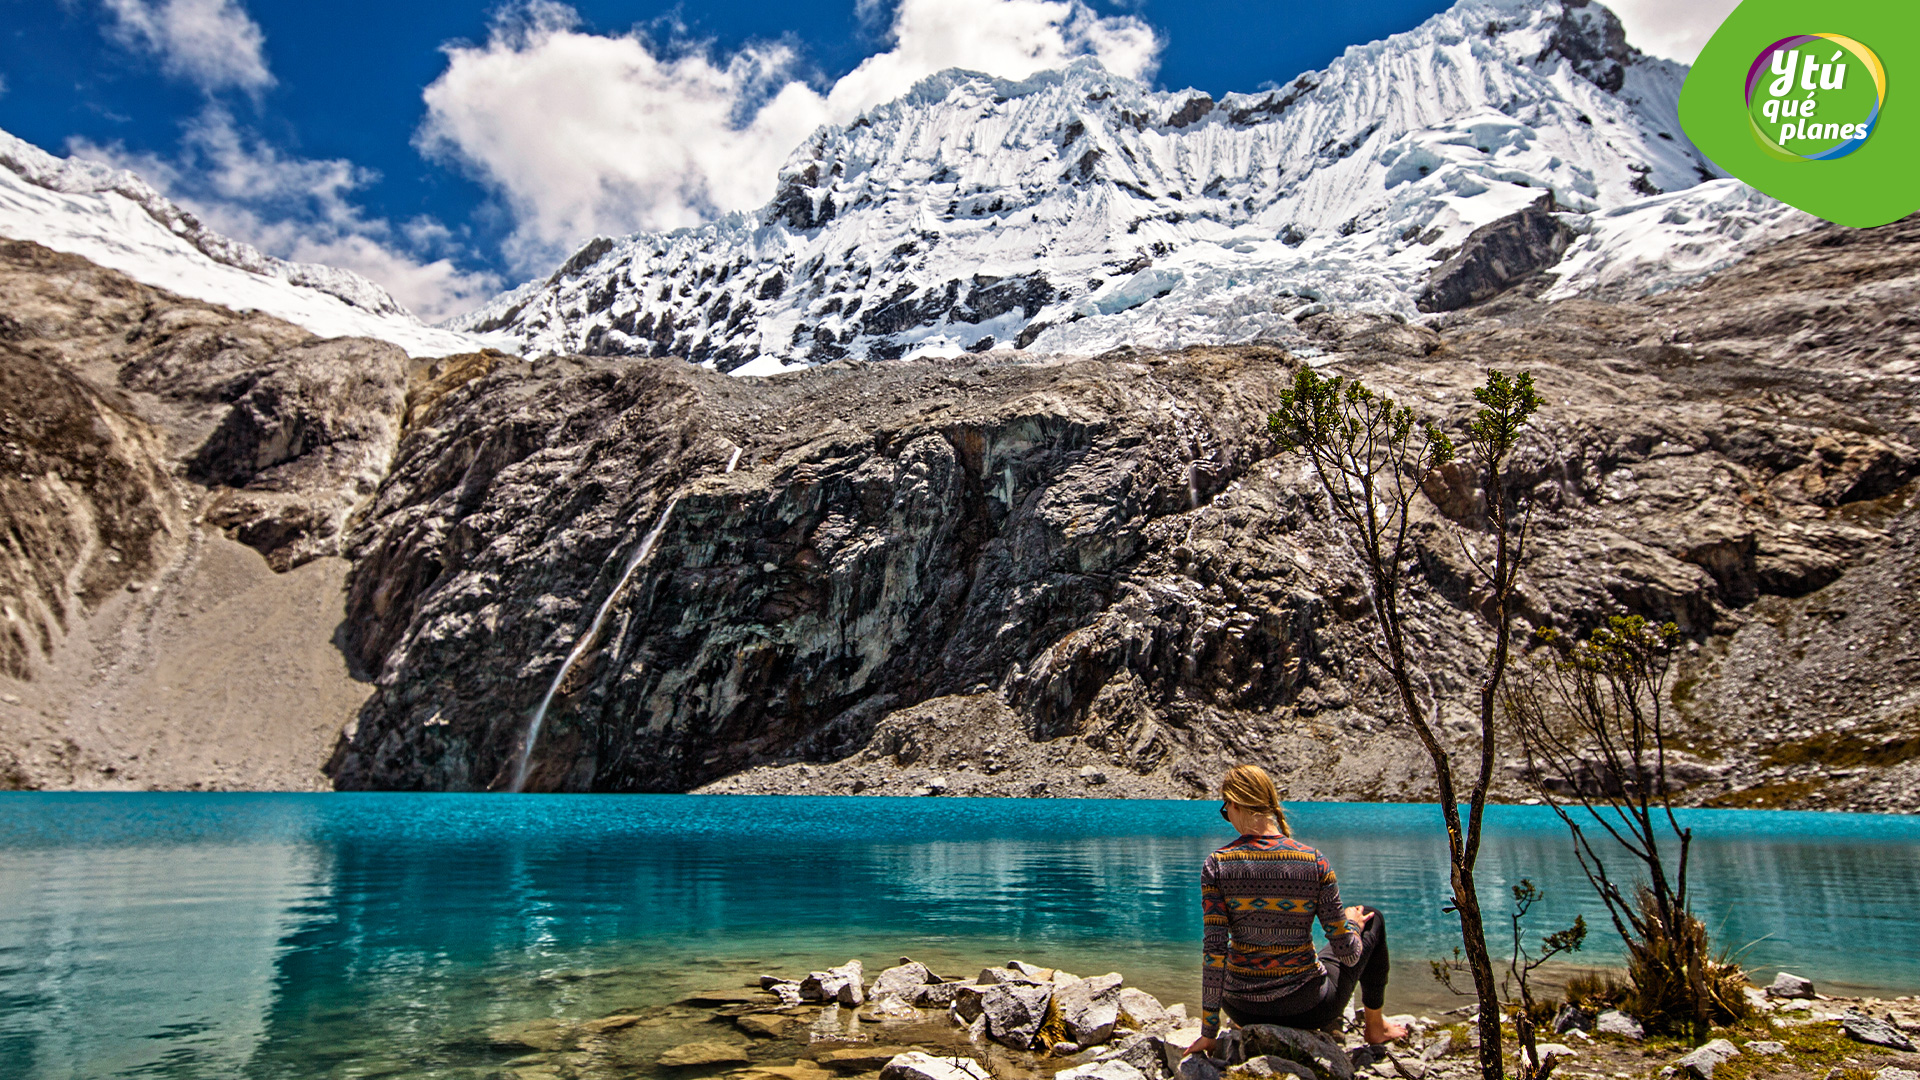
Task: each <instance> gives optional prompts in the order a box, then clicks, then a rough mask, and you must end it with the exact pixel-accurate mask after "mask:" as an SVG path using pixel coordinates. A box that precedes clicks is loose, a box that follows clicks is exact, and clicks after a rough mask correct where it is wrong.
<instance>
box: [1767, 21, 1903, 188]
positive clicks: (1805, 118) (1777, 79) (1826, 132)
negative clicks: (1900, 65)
mask: <svg viewBox="0 0 1920 1080" xmlns="http://www.w3.org/2000/svg"><path fill="white" fill-rule="evenodd" d="M1886 100H1887V69H1886V68H1885V67H1884V66H1882V65H1881V63H1880V58H1879V57H1878V56H1876V55H1874V52H1873V50H1872V49H1869V48H1867V47H1866V46H1865V45H1862V44H1861V43H1860V42H1858V41H1855V40H1854V39H1852V38H1850V37H1847V36H1845V35H1843V34H1797V35H1795V36H1793V37H1785V38H1781V39H1780V40H1779V41H1776V42H1774V43H1773V44H1771V45H1769V46H1767V47H1766V48H1764V49H1762V50H1760V55H1759V56H1756V57H1754V60H1753V64H1752V66H1751V67H1749V68H1748V69H1747V123H1748V125H1749V126H1750V127H1752V129H1753V137H1754V138H1755V139H1757V140H1759V143H1760V146H1761V148H1762V149H1763V150H1765V151H1766V152H1767V154H1768V155H1769V156H1771V157H1774V158H1778V159H1780V160H1783V161H1833V160H1835V159H1836V158H1843V157H1846V156H1847V155H1848V154H1851V153H1853V152H1854V151H1855V150H1858V149H1860V147H1861V145H1862V144H1864V143H1865V142H1866V141H1867V137H1868V136H1870V135H1872V134H1873V129H1874V127H1875V125H1877V124H1878V123H1879V122H1880V107H1881V106H1882V105H1884V104H1886Z"/></svg>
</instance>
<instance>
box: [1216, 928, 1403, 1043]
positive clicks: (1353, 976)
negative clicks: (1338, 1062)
mask: <svg viewBox="0 0 1920 1080" xmlns="http://www.w3.org/2000/svg"><path fill="white" fill-rule="evenodd" d="M1361 910H1362V911H1367V912H1371V913H1372V918H1369V919H1368V920H1367V921H1366V923H1365V925H1363V926H1362V927H1361V928H1360V957H1359V959H1357V960H1355V961H1354V962H1353V963H1352V964H1342V963H1341V962H1340V961H1338V960H1335V959H1334V958H1333V946H1331V945H1329V946H1327V947H1326V948H1324V949H1321V950H1320V966H1321V967H1322V968H1324V969H1325V971H1324V973H1323V974H1322V975H1321V976H1320V978H1318V979H1316V980H1313V981H1311V982H1308V983H1307V984H1306V985H1305V986H1303V987H1301V988H1300V989H1298V990H1295V991H1294V992H1293V993H1291V994H1288V995H1287V996H1286V997H1283V998H1281V999H1279V1000H1278V1001H1247V1000H1244V999H1241V998H1237V997H1235V996H1234V995H1232V994H1227V995H1224V996H1223V997H1222V998H1221V1000H1220V1007H1221V1008H1222V1009H1224V1010H1226V1013H1227V1015H1228V1016H1230V1017H1232V1018H1233V1022H1234V1023H1236V1024H1240V1025H1241V1026H1245V1025H1247V1024H1279V1025H1280V1026H1282V1027H1290V1028H1321V1027H1325V1026H1326V1025H1328V1024H1330V1023H1332V1022H1333V1021H1334V1020H1336V1019H1338V1018H1339V1017H1340V1014H1341V1013H1342V1012H1344V1011H1346V1007H1347V1000H1348V999H1349V998H1351V997H1353V987H1354V984H1355V983H1358V984H1359V986H1360V1004H1362V1005H1364V1006H1366V1007H1367V1008H1369V1009H1378V1008H1380V1007H1381V1006H1383V1005H1385V1004H1386V1001H1387V917H1386V916H1385V915H1382V914H1380V913H1379V912H1378V911H1374V910H1373V909H1372V908H1370V907H1364V906H1363V907H1362V908H1361Z"/></svg>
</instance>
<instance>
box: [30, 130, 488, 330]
mask: <svg viewBox="0 0 1920 1080" xmlns="http://www.w3.org/2000/svg"><path fill="white" fill-rule="evenodd" d="M67 150H68V153H71V154H73V155H75V156H76V157H83V158H91V159H93V160H95V161H103V162H106V163H107V164H110V165H113V166H115V167H117V168H122V169H128V170H130V171H132V172H135V173H138V174H139V175H140V176H142V177H144V178H145V179H146V180H147V181H148V182H149V183H152V184H153V185H155V186H156V187H158V188H160V189H161V190H163V191H165V192H166V193H167V195H168V197H169V198H171V199H173V200H174V201H176V202H178V203H179V204H180V205H182V206H184V207H186V208H187V209H188V210H190V211H192V212H193V213H194V214H195V215H197V216H198V217H199V218H200V219H201V220H202V221H204V222H206V223H207V225H209V226H210V227H212V228H213V229H214V230H216V231H218V232H221V233H224V234H226V235H228V236H231V237H233V238H234V239H237V240H242V241H244V242H246V243H249V244H252V245H253V246H255V247H257V248H259V249H260V250H262V251H265V252H268V253H270V254H273V255H277V256H279V257H280V258H283V259H292V260H294V261H296V262H317V263H325V264H327V265H329V266H338V267H341V268H343V269H347V270H352V271H354V272H355V273H358V274H360V275H362V276H363V277H366V278H368V279H370V280H372V281H375V282H378V283H379V284H380V285H382V286H384V287H385V288H386V289H387V291H388V292H390V293H392V294H393V296H394V298H395V299H397V300H399V301H400V303H402V304H404V305H405V306H406V307H407V308H408V310H410V311H412V312H413V313H414V314H416V315H418V316H420V317H421V318H422V319H425V320H427V321H429V322H433V321H438V320H440V319H444V318H447V317H448V316H451V315H457V314H459V313H461V312H464V311H468V310H471V309H472V308H474V307H477V306H479V305H480V304H481V303H482V302H484V301H485V300H486V299H487V298H488V297H490V296H492V295H493V294H494V293H495V292H498V291H499V289H500V285H501V282H500V279H499V278H498V277H497V276H496V275H494V274H490V273H469V272H466V271H463V270H460V269H459V268H458V267H457V266H456V265H455V264H454V263H453V261H452V260H451V259H450V258H449V257H448V255H449V253H450V252H451V251H452V249H453V247H454V240H455V238H454V237H453V234H452V233H451V231H450V230H448V229H447V228H446V227H445V226H444V225H441V224H440V223H438V222H435V221H432V220H431V219H425V218H417V219H415V220H413V221H410V222H407V223H405V224H404V225H402V226H399V227H398V228H396V227H395V226H394V225H393V224H392V223H390V222H388V221H386V220H384V219H380V218H372V217H368V216H367V215H366V213H365V212H364V211H363V210H362V209H361V208H360V207H359V206H358V205H356V204H355V203H354V201H353V199H352V197H351V196H352V194H353V192H355V191H356V190H358V189H360V188H362V187H364V186H366V185H367V184H370V183H372V182H373V181H375V180H376V179H378V175H377V174H376V173H374V172H372V171H370V170H367V169H363V168H360V167H359V166H356V165H354V164H353V163H352V162H350V161H345V160H341V159H328V160H319V159H311V158H298V157H289V156H287V155H285V154H283V153H281V152H280V151H279V150H277V149H276V148H274V147H272V146H270V145H267V144H265V143H263V142H260V141H259V140H258V139H257V138H253V137H251V136H249V135H248V134H247V133H245V132H243V131H242V130H241V129H240V128H239V127H238V126H237V125H236V124H235V123H234V121H233V117H232V116H231V115H230V114H229V113H227V112H226V111H225V110H224V109H221V108H219V107H217V106H209V107H208V108H207V109H205V110H204V111H203V112H202V113H201V114H200V116H199V117H197V118H196V119H195V120H193V121H192V122H191V123H189V124H188V125H187V128H186V133H185V137H184V138H183V139H182V140H181V154H180V157H179V159H178V160H168V159H164V158H160V157H157V156H154V155H151V154H134V153H129V152H127V151H126V150H125V149H123V148H122V147H119V146H100V145H96V144H92V143H87V142H85V141H83V140H77V139H76V140H71V141H69V143H68V146H67Z"/></svg>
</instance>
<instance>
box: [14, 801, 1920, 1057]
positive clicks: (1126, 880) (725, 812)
mask: <svg viewBox="0 0 1920 1080" xmlns="http://www.w3.org/2000/svg"><path fill="white" fill-rule="evenodd" d="M1216 805H1217V804H1215V803H1212V802H1125V801H1084V802H1083V801H1071V800H1034V801H1024V800H936V799H918V800H904V799H828V798H746V797H719V796H712V797H699V798H694V797H682V796H633V797H623V796H585V797H580V796H518V797H501V796H464V795H397V794H394V795H147V794H115V795H93V794H53V795H48V794H0V1076H6V1077H22V1078H28V1077H31V1078H35V1080H39V1078H65V1077H106V1076H154V1077H289V1078H305V1077H357V1076H382V1075H393V1076H453V1075H462V1076H474V1077H479V1076H486V1075H491V1074H492V1072H493V1068H494V1066H495V1065H497V1064H498V1062H499V1060H500V1058H501V1057H502V1055H500V1054H499V1053H497V1052H494V1051H490V1050H489V1049H488V1048H487V1047H486V1045H485V1042H484V1039H483V1038H482V1036H483V1034H484V1032H485V1031H486V1030H488V1029H489V1028H491V1027H496V1026H498V1025H501V1024H506V1023H513V1022H517V1021H524V1020H528V1019H531V1018H536V1017H544V1016H555V1017H567V1018H584V1017H591V1016H600V1015H606V1014H608V1013H610V1012H613V1011H616V1010H623V1009H634V1008H642V1007H646V1006H651V1005H659V1004H662V1003H665V1002H668V1001H672V1000H674V999H676V998H678V997H680V996H682V995H684V994H685V993H686V992H688V991H689V990H693V989H709V988H716V987H729V986H738V985H740V984H741V983H742V982H743V981H744V980H745V979H746V978H747V977H749V976H751V975H752V974H753V973H755V972H758V971H777V972H782V973H797V972H802V971H805V970H807V969H809V968H813V967H819V966H824V965H826V964H830V963H840V962H843V961H845V960H846V959H847V958H849V957H859V958H860V959H862V960H863V961H864V962H865V963H867V965H868V967H869V970H870V971H871V970H876V969H877V968H878V967H879V966H883V965H884V964H886V963H889V962H891V961H892V959H893V958H894V957H896V956H899V955H911V956H913V957H915V958H916V959H921V960H925V961H928V962H929V963H931V964H933V966H934V967H935V968H936V970H943V971H948V972H968V971H971V970H974V969H975V968H977V967H978V966H980V965H982V964H986V963H997V962H1002V961H1004V960H1006V959H1009V958H1013V957H1020V958H1026V959H1032V960H1035V961H1038V962H1042V963H1050V964H1057V965H1059V966H1062V967H1065V968H1068V969H1069V970H1077V971H1081V972H1083V973H1091V972H1095V971H1106V970H1119V971H1123V972H1125V973H1127V975H1128V976H1129V978H1130V981H1133V982H1135V983H1137V984H1141V985H1144V986H1145V987H1146V988H1147V989H1149V990H1150V991H1152V992H1154V993H1156V994H1157V995H1159V996H1161V997H1162V998H1163V999H1164V1000H1167V1001H1174V1000H1186V1001H1190V1002H1191V1001H1192V1000H1194V996H1195V994H1196V993H1197V985H1196V984H1197V975H1196V969H1197V964H1196V956H1195V954H1196V953H1197V950H1198V940H1199V918H1198V913H1197V911H1196V910H1195V908H1196V898H1195V895H1194V894H1195V891H1196V886H1197V871H1198V866H1199V862H1200V859H1201V858H1202V857H1203V856H1204V855H1205V853H1206V852H1207V851H1208V850H1211V848H1213V847H1215V846H1217V845H1218V844H1220V843H1222V842H1224V840H1226V839H1228V838H1229V837H1228V836H1227V835H1226V830H1225V826H1224V823H1223V822H1221V821H1220V819H1219V817H1218V815H1217V813H1216V810H1215V807H1216ZM1290 812H1291V813H1292V816H1293V819H1294V823H1295V828H1296V831H1297V832H1298V833H1299V834H1300V836H1301V837H1302V839H1304V840H1306V841H1307V842H1309V843H1313V844H1315V845H1317V846H1319V847H1320V848H1321V849H1322V850H1324V851H1325V852H1326V853H1327V855H1328V856H1329V858H1330V859H1332V860H1333V863H1334V865H1335V867H1336V869H1337V870H1338V872H1339V873H1340V876H1341V881H1342V888H1343V892H1344V894H1345V897H1344V898H1345V899H1346V900H1347V901H1348V902H1350V903H1352V902H1366V903H1371V904H1374V905H1376V906H1378V907H1380V908H1381V909H1383V910H1385V911H1386V912H1387V913H1388V914H1389V916H1390V918H1391V920H1392V922H1391V927H1392V932H1393V948H1394V957H1395V961H1396V969H1397V975H1396V981H1395V985H1394V987H1393V988H1392V989H1391V990H1390V992H1389V994H1390V1000H1389V1005H1390V1006H1400V1007H1406V1006H1409V1005H1413V1006H1426V1005H1430V1004H1432V1003H1434V1002H1436V1001H1437V997H1438V994H1437V989H1436V988H1435V987H1434V986H1433V984H1432V982H1431V980H1429V979H1427V978H1426V977H1425V975H1424V974H1422V973H1421V969H1422V968H1423V964H1422V961H1424V959H1426V958H1428V957H1433V956H1439V955H1443V954H1445V953H1446V952H1448V951H1449V950H1450V948H1451V946H1452V943H1453V940H1454V936H1453V935H1454V933H1455V932H1456V930H1457V923H1455V922H1454V920H1453V917H1452V916H1449V915H1446V914H1444V913H1442V911H1441V910H1440V909H1441V905H1442V903H1443V902H1444V898H1445V894H1446V873H1445V855H1444V842H1443V840H1442V836H1441V833H1440V825H1439V814H1438V812H1437V811H1436V810H1435V809H1434V808H1433V807H1431V806H1408V805H1356V804H1296V805H1294V806H1293V807H1291V808H1290ZM1689 820H1690V821H1691V823H1692V824H1693V825H1694V826H1695V829H1696V833H1697V835H1698V837H1699V839H1698V840H1696V844H1695V849H1696V854H1695V869H1694V875H1695V881H1696V890H1697V894H1698V901H1697V909H1698V910H1699V911H1700V913H1701V914H1702V915H1703V916H1704V917H1705V918H1706V919H1707V921H1708V924H1709V926H1710V927H1712V928H1714V929H1715V931H1716V934H1717V939H1718V940H1719V941H1721V942H1723V943H1728V944H1732V945H1736V946H1738V945H1745V944H1747V943H1749V942H1752V943H1753V944H1752V945H1751V946H1750V947H1749V948H1748V949H1747V952H1746V954H1745V958H1746V960H1747V961H1748V963H1749V965H1750V966H1751V967H1752V968H1754V969H1755V970H1756V971H1758V972H1760V973H1762V975H1763V976H1764V977H1771V974H1772V972H1773V971H1774V970H1775V969H1777V968H1782V967H1785V968H1790V969H1791V970H1794V971H1797V972H1800V973H1801V974H1805V975H1808V976H1810V977H1812V978H1814V979H1816V980H1818V981H1821V982H1824V983H1827V984H1829V985H1830V986H1836V987H1838V986H1845V987H1848V988H1852V989H1856V990H1863V991H1872V992H1880V993H1887V994H1893V993H1913V992H1915V991H1916V990H1920V951H1916V950H1913V949H1910V948H1906V947H1904V945H1903V943H1906V942H1911V941H1913V940H1915V939H1916V937H1917V936H1920V912H1917V911H1916V910H1915V906H1914V901H1915V898H1916V897H1920V818H1912V817H1881V816H1874V815H1829V814H1791V813H1756V812H1744V811H1706V812H1699V813H1696V814H1693V815H1692V816H1691V817H1690V819H1689ZM1481 868H1482V869H1481V889H1482V895H1483V896H1484V897H1485V898H1487V902H1488V904H1489V906H1490V908H1493V907H1494V906H1495V905H1497V904H1498V903H1499V901H1500V900H1502V899H1504V897H1505V895H1506V889H1507V887H1508V886H1509V885H1511V884H1512V883H1513V882H1515V881H1517V880H1518V879H1519V878H1520V877H1522V876H1527V877H1531V878H1533V879H1534V880H1535V881H1536V882H1537V883H1540V884H1542V885H1543V886H1545V887H1546V888H1547V890H1548V897H1547V899H1546V901H1545V902H1544V903H1542V904H1541V905H1540V906H1539V907H1538V908H1536V911H1535V917H1534V919H1533V925H1534V926H1536V927H1537V928H1538V929H1539V930H1542V931H1544V930H1548V929H1553V928H1557V927H1558V926H1560V925H1564V924H1565V923H1566V922H1568V921H1570V920H1571V918H1572V916H1573V914H1574V913H1575V912H1580V913H1584V914H1585V915H1586V916H1587V918H1588V920H1589V922H1590V923H1592V924H1593V925H1594V930H1595V935H1594V941H1595V943H1596V944H1597V945H1598V946H1600V948H1599V949H1598V950H1596V951H1595V952H1594V953H1593V954H1592V955H1591V957H1590V959H1591V960H1593V961H1595V962H1607V961H1610V960H1612V959H1613V957H1612V955H1611V952H1610V948H1611V946H1610V942H1608V941H1607V939H1606V935H1605V934H1603V930H1604V927H1605V922H1604V918H1603V916H1602V914H1601V912H1600V910H1599V908H1598V907H1597V905H1596V904H1594V903H1593V902H1592V901H1591V900H1590V899H1589V897H1588V894H1587V892H1586V889H1585V885H1584V883H1583V882H1582V881H1581V879H1580V877H1579V873H1578V870H1577V867H1575V865H1574V863H1573V860H1572V857H1571V851H1570V848H1569V846H1568V841H1567V838H1566V836H1565V833H1564V831H1563V830H1562V828H1561V826H1560V825H1559V823H1558V822H1557V821H1556V820H1554V819H1553V817H1552V816H1551V814H1550V813H1549V812H1548V811H1546V810H1545V809H1544V808H1532V807H1499V808H1494V809H1493V810H1492V811H1490V817H1489V838H1488V843H1487V847H1486V850H1485V853H1484V855H1483V856H1482V863H1481ZM1494 910H1495V911H1497V908H1494ZM1489 914H1490V919H1489V922H1490V928H1492V927H1494V926H1497V925H1499V924H1496V923H1495V921H1494V920H1495V918H1497V916H1496V915H1495V914H1494V911H1490V913H1489ZM1836 943H1848V948H1847V951H1846V952H1841V951H1839V950H1840V948H1841V946H1840V945H1838V944H1836ZM1876 943H1884V945H1885V946H1886V947H1884V948H1882V947H1876ZM1494 944H1495V946H1496V948H1498V946H1499V945H1500V944H1501V943H1500V942H1499V941H1498V940H1496V941H1495V943H1494Z"/></svg>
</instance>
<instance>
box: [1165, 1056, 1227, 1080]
mask: <svg viewBox="0 0 1920 1080" xmlns="http://www.w3.org/2000/svg"><path fill="white" fill-rule="evenodd" d="M1174 1077H1175V1080H1222V1077H1221V1075H1220V1069H1219V1067H1218V1066H1216V1065H1215V1064H1214V1063H1213V1062H1211V1061H1209V1060H1207V1059H1206V1058H1203V1057H1201V1056H1200V1055H1198V1054H1194V1055H1193V1056H1191V1057H1188V1058H1184V1059H1182V1060H1181V1062H1180V1066H1179V1068H1178V1069H1177V1070H1175V1072H1174Z"/></svg>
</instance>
